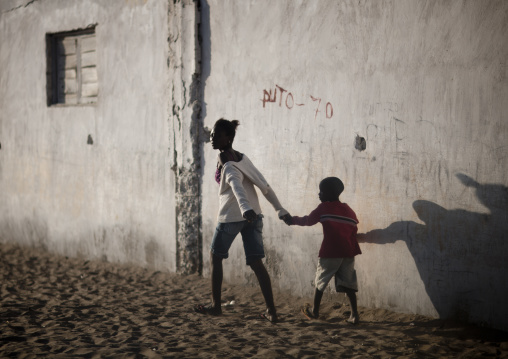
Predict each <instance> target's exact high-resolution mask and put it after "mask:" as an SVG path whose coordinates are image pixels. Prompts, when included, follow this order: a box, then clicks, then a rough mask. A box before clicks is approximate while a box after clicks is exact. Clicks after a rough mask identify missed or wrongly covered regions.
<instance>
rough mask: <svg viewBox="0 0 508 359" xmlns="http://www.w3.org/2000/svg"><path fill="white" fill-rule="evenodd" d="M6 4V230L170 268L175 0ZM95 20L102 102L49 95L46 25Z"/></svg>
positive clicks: (3, 234) (8, 237) (3, 236)
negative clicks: (170, 20) (61, 101)
mask: <svg viewBox="0 0 508 359" xmlns="http://www.w3.org/2000/svg"><path fill="white" fill-rule="evenodd" d="M25 5H26V6H25ZM1 10H2V13H1V16H0V109H1V112H0V143H1V149H0V240H1V241H18V242H21V243H26V244H32V245H34V246H42V247H45V248H47V249H49V250H52V251H58V252H61V253H65V254H68V255H83V256H86V257H97V258H103V259H104V260H108V261H122V262H135V263H138V264H141V265H145V266H149V267H155V268H160V269H166V270H174V268H175V262H174V258H175V223H174V221H175V213H174V188H175V185H174V178H173V177H174V175H173V173H172V172H171V170H170V167H171V160H172V155H171V156H170V150H169V137H170V134H169V127H170V126H169V107H170V101H169V99H170V98H171V94H170V91H169V78H168V44H167V38H168V28H167V13H168V3H167V1H165V0H149V1H147V0H127V1H114V2H111V1H106V0H96V1H92V0H85V1H56V0H54V1H40V2H28V1H25V2H21V1H12V2H10V6H9V3H8V2H4V3H3V4H2V9H1ZM89 24H97V27H96V38H97V69H98V77H99V86H100V87H99V92H100V95H99V100H98V102H97V104H95V105H93V106H68V107H47V105H46V60H45V58H46V54H45V51H46V49H45V46H46V45H45V34H46V33H54V32H60V31H69V30H73V29H79V28H85V27H86V26H88V25H89ZM88 135H91V137H92V138H93V141H94V143H93V145H87V138H88Z"/></svg>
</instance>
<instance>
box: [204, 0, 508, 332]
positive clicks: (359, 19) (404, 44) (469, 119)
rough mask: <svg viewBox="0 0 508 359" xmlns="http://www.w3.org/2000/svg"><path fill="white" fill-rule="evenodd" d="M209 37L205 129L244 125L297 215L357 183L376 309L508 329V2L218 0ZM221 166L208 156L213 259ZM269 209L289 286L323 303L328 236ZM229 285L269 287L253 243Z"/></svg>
mask: <svg viewBox="0 0 508 359" xmlns="http://www.w3.org/2000/svg"><path fill="white" fill-rule="evenodd" d="M202 29H203V38H204V39H205V41H204V44H203V51H204V53H203V60H204V63H206V62H207V60H208V61H209V62H210V63H209V66H210V68H209V69H208V73H209V76H206V78H204V81H206V83H205V92H204V101H205V102H204V104H203V105H204V106H205V115H206V117H205V120H204V125H205V126H207V127H209V128H210V127H212V126H213V123H214V122H215V120H216V119H218V118H219V117H222V116H224V117H226V118H229V119H239V120H240V121H241V126H240V127H239V129H238V133H237V137H236V140H235V144H236V149H238V150H240V151H242V152H245V153H246V154H247V155H248V156H249V157H250V158H251V159H252V161H253V162H254V163H255V164H256V165H257V166H258V168H259V169H260V170H261V171H262V172H263V173H264V175H265V176H266V178H267V179H268V181H269V182H270V183H271V185H272V186H273V188H274V189H275V191H276V193H277V194H278V196H279V198H280V200H281V202H282V203H283V205H285V206H286V208H287V209H288V210H289V211H290V212H291V213H293V214H295V215H304V214H307V213H308V212H310V210H312V209H313V208H314V207H315V206H316V205H317V204H318V202H319V201H318V198H317V193H318V183H319V181H320V180H321V179H322V178H324V177H326V176H331V175H334V176H338V177H340V178H342V179H343V181H344V183H345V186H346V190H345V192H344V194H343V195H342V200H343V201H344V202H347V203H349V204H350V205H351V207H352V208H354V209H355V210H356V212H357V214H358V217H359V219H360V221H361V225H360V228H359V232H360V233H362V235H361V236H360V237H361V239H362V241H363V242H362V244H361V248H362V250H363V255H361V256H359V257H358V260H357V268H358V274H359V281H360V291H359V300H360V303H361V304H362V305H366V306H375V307H383V308H389V309H393V310H397V311H403V312H415V313H421V314H426V315H431V316H441V317H448V316H453V315H458V316H460V317H461V318H464V319H469V320H471V321H473V322H480V323H487V324H488V325H491V326H494V327H497V328H504V329H508V321H507V318H508V310H507V309H506V305H505V304H504V303H506V301H507V300H508V276H507V274H506V273H508V271H507V270H508V262H507V261H506V254H507V253H508V237H507V233H508V232H507V229H508V227H507V226H508V225H507V223H508V221H507V211H508V190H507V186H508V176H507V173H508V146H507V145H506V144H507V143H508V142H507V140H508V139H507V135H508V119H507V117H506V116H507V115H506V114H507V113H508V102H507V101H506V99H507V98H508V80H507V75H508V73H507V72H508V70H507V67H506V59H507V58H508V42H507V41H506V39H507V38H508V3H507V2H505V1H489V2H478V1H450V2H442V1H424V2H422V1H360V2H357V1H278V2H273V1H268V0H266V1H242V2H239V1H218V0H210V1H207V2H205V3H204V6H203V24H202ZM204 72H206V71H204ZM357 136H359V137H362V138H364V140H365V146H366V148H365V149H364V150H363V147H362V141H361V139H360V138H357ZM215 157H216V153H214V152H213V151H212V150H211V148H210V147H209V146H208V147H205V152H204V177H203V212H202V213H203V239H204V244H203V248H204V252H205V254H206V252H207V251H208V248H209V246H210V242H211V239H212V235H213V230H214V227H215V222H216V213H217V209H218V203H217V202H218V201H217V189H218V188H217V184H216V183H215V182H214V180H213V173H214V170H215ZM263 209H264V212H265V219H266V220H265V228H264V233H265V246H266V250H267V258H266V262H267V265H268V267H269V271H270V272H271V274H272V278H273V281H274V283H275V285H276V286H278V287H280V288H283V289H289V290H291V291H293V292H294V293H297V294H305V295H310V294H311V293H312V291H313V287H312V282H313V278H314V271H315V266H316V260H317V252H318V248H319V245H320V242H321V238H322V237H321V228H320V226H316V227H313V228H301V227H296V228H295V227H291V228H288V227H286V226H285V225H284V224H283V223H281V222H279V221H278V219H277V218H276V216H275V212H274V211H273V209H272V208H270V207H269V205H268V203H267V202H266V201H264V202H263ZM204 260H205V264H204V265H205V274H206V273H207V272H206V270H207V268H208V265H209V263H208V259H207V256H206V255H205V256H204ZM225 277H226V278H227V279H228V280H236V281H243V282H246V281H247V282H252V283H254V282H255V277H254V275H253V274H252V273H251V272H250V269H249V268H248V267H246V266H245V264H244V257H243V249H242V246H241V241H240V240H238V241H237V242H236V243H234V246H233V248H232V250H231V252H230V259H228V260H227V261H225Z"/></svg>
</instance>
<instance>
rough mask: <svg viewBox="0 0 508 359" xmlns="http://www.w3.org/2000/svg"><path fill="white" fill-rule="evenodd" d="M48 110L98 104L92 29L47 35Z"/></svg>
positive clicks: (93, 32)
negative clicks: (63, 106) (53, 107)
mask: <svg viewBox="0 0 508 359" xmlns="http://www.w3.org/2000/svg"><path fill="white" fill-rule="evenodd" d="M46 46H47V69H48V70H47V95H48V106H50V105H56V104H64V105H78V104H91V103H95V102H97V96H98V94H99V83H98V79H97V66H96V65H97V57H96V43H95V26H94V27H89V28H87V29H84V30H78V31H72V32H61V33H56V34H47V35H46Z"/></svg>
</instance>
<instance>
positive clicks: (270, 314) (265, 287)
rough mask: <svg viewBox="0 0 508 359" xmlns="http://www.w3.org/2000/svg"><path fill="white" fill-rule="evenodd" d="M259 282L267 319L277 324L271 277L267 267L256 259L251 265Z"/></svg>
mask: <svg viewBox="0 0 508 359" xmlns="http://www.w3.org/2000/svg"><path fill="white" fill-rule="evenodd" d="M249 265H250V267H251V268H252V270H253V271H254V273H255V274H256V277H257V279H258V282H259V286H260V287H261V292H262V293H263V297H264V298H265V302H266V308H267V309H266V314H265V315H266V316H267V319H268V320H270V321H271V322H273V323H275V322H276V321H277V311H276V309H275V304H274V302H273V292H272V282H271V281H270V275H269V274H268V272H267V270H266V268H265V265H264V264H263V262H262V261H261V259H256V260H255V261H254V262H252V263H251V264H249Z"/></svg>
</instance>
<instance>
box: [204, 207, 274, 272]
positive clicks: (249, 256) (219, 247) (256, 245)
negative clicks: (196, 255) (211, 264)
mask: <svg viewBox="0 0 508 359" xmlns="http://www.w3.org/2000/svg"><path fill="white" fill-rule="evenodd" d="M238 233H241V234H242V241H243V249H244V251H245V258H246V260H247V265H249V264H251V263H252V262H253V261H254V260H256V259H261V258H264V257H265V250H264V248H263V235H262V233H263V215H262V214H259V215H258V218H257V219H256V220H255V221H253V222H250V223H249V222H248V221H240V222H228V223H220V222H219V223H218V224H217V227H216V228H215V233H214V235H213V240H212V247H211V249H212V253H213V254H215V255H216V256H218V257H221V258H228V257H229V253H228V252H229V248H230V247H231V244H233V240H234V239H235V237H236V236H237V235H238Z"/></svg>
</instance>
